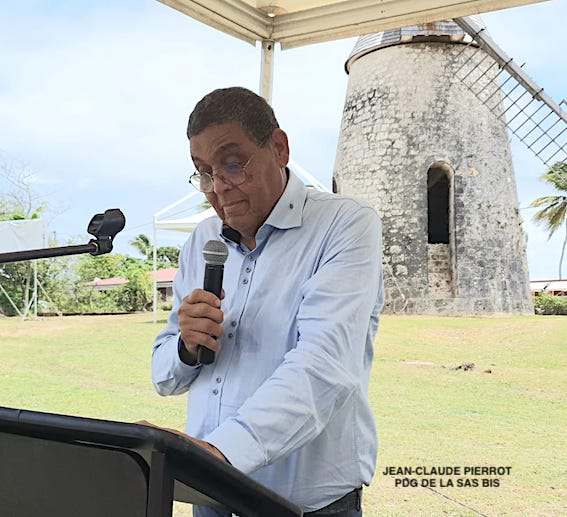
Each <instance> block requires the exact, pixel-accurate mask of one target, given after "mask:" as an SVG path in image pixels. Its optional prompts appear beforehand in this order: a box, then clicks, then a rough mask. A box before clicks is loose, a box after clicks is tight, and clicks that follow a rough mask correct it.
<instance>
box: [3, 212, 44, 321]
mask: <svg viewBox="0 0 567 517" xmlns="http://www.w3.org/2000/svg"><path fill="white" fill-rule="evenodd" d="M46 231H47V226H46V224H45V221H43V220H42V219H22V220H17V221H2V222H0V253H13V252H18V251H29V250H35V249H41V248H44V247H45V234H46ZM37 288H38V281H37V260H34V261H33V294H32V296H31V298H30V299H29V301H28V303H27V304H26V305H25V306H24V307H23V308H22V309H21V310H20V308H18V307H17V305H16V304H15V303H14V301H13V300H12V298H11V297H10V295H9V294H8V293H7V292H6V290H5V289H4V287H2V284H0V291H2V293H4V295H5V296H6V298H7V300H8V301H9V302H10V304H11V305H12V307H14V310H15V311H16V312H17V313H18V315H19V316H20V317H21V318H22V319H25V318H26V316H27V315H28V313H29V311H30V309H31V307H32V305H33V307H34V317H37Z"/></svg>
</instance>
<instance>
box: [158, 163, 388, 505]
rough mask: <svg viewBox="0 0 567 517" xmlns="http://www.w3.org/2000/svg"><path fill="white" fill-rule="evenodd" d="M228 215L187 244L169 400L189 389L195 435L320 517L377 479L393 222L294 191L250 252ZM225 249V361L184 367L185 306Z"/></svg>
mask: <svg viewBox="0 0 567 517" xmlns="http://www.w3.org/2000/svg"><path fill="white" fill-rule="evenodd" d="M220 233H221V221H220V220H219V219H218V218H217V217H212V218H210V219H207V220H205V221H204V222H202V223H201V224H200V225H199V226H198V227H197V229H196V230H195V231H194V232H193V234H192V235H191V236H190V238H189V240H188V241H187V243H186V244H185V245H184V247H183V250H182V252H181V256H180V262H179V271H178V273H177V275H176V277H175V280H174V303H173V310H172V312H171V315H170V316H169V319H168V323H167V326H166V328H165V329H164V330H163V331H162V332H161V333H160V334H159V335H158V336H157V338H156V341H155V343H154V349H153V357H152V379H153V382H154V385H155V388H156V390H157V392H158V393H159V394H160V395H177V394H181V393H185V392H187V391H189V396H188V407H187V426H186V428H185V432H186V433H187V434H189V435H190V436H194V437H196V438H201V439H204V440H206V441H207V442H209V443H211V444H213V445H214V446H215V447H217V448H218V449H219V450H220V451H222V453H223V454H224V455H225V456H226V458H227V459H228V460H229V461H230V462H231V463H232V465H234V466H235V467H236V468H238V469H239V470H241V471H242V472H244V473H246V474H249V475H250V476H251V477H252V478H254V479H256V480H257V481H259V482H260V483H262V484H263V485H265V486H267V487H268V488H270V489H272V490H274V491H275V492H277V493H279V494H280V495H282V496H283V497H285V498H286V499H288V500H290V501H292V502H293V503H295V504H297V505H299V506H301V507H302V508H303V510H304V511H306V512H307V511H314V510H317V509H319V508H321V507H323V506H326V505H327V504H329V503H331V502H333V501H335V500H337V499H339V498H340V497H342V496H344V495H345V494H347V493H348V492H350V491H351V490H353V489H354V488H357V487H359V486H361V485H362V484H367V485H368V484H369V483H370V481H371V479H372V476H373V473H374V469H375V464H376V453H377V437H376V428H375V424H374V416H373V414H372V411H371V409H370V406H369V403H368V396H367V394H368V382H369V377H370V369H371V366H372V359H373V355H374V337H375V335H376V332H377V329H378V320H379V313H380V310H381V308H382V305H383V284H382V261H381V225H380V221H379V218H378V216H377V214H376V212H375V211H374V210H373V209H372V208H370V207H367V206H364V205H361V204H360V203H359V202H358V201H355V200H352V199H350V198H346V197H342V196H338V195H335V194H329V193H323V192H319V191H316V190H314V189H311V188H307V187H306V186H305V185H304V184H303V183H302V182H301V180H299V179H298V178H297V177H296V176H295V175H293V173H290V176H289V180H288V184H287V186H286V189H285V191H284V193H283V195H282V197H281V198H280V199H279V201H278V202H277V204H276V206H275V207H274V209H273V210H272V213H271V214H270V216H269V217H268V219H267V220H266V222H265V223H264V224H263V225H262V227H261V228H260V229H259V230H258V233H257V235H256V249H254V250H252V251H250V250H248V249H246V248H245V247H244V246H242V247H241V246H239V245H237V244H235V243H233V242H231V241H228V240H226V239H224V237H223V236H221V235H220ZM211 239H224V240H225V241H226V242H227V245H228V248H229V256H228V259H227V262H226V264H225V269H224V282H223V287H224V290H225V292H226V297H225V298H224V300H223V301H222V310H223V312H224V321H223V328H224V335H223V336H222V338H221V340H220V351H219V352H218V353H217V354H216V359H215V362H214V363H213V364H211V365H203V366H188V365H186V364H184V363H182V362H181V361H180V359H179V357H178V352H177V341H178V338H179V335H180V333H179V327H178V319H177V309H178V307H179V305H180V303H181V300H182V299H183V298H184V297H185V296H187V295H188V294H189V293H190V292H191V291H193V289H195V288H202V286H203V277H204V269H205V262H204V259H203V256H202V250H203V246H204V245H205V243H206V242H207V241H209V240H211Z"/></svg>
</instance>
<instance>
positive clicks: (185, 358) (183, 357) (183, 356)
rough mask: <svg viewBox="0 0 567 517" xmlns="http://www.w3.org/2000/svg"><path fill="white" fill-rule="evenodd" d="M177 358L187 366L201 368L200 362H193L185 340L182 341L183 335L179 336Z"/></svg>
mask: <svg viewBox="0 0 567 517" xmlns="http://www.w3.org/2000/svg"><path fill="white" fill-rule="evenodd" d="M177 356H178V357H179V360H180V361H181V362H182V363H183V364H185V365H187V366H201V363H200V362H198V361H194V362H191V357H190V356H189V352H187V349H186V348H185V343H184V342H183V339H181V334H179V339H178V340H177Z"/></svg>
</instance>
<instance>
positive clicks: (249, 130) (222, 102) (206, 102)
mask: <svg viewBox="0 0 567 517" xmlns="http://www.w3.org/2000/svg"><path fill="white" fill-rule="evenodd" d="M229 122H238V123H239V124H240V125H241V126H242V129H244V131H245V132H246V134H247V135H248V138H250V140H252V141H253V142H254V143H255V144H256V145H257V146H258V147H264V146H265V145H266V144H267V143H268V141H269V140H270V138H271V136H272V133H273V132H274V129H277V128H278V127H280V126H279V124H278V121H277V120H276V116H275V115H274V110H273V109H272V107H271V106H270V105H269V104H268V103H267V102H266V100H265V99H264V98H263V97H260V96H259V95H257V94H255V93H254V92H252V91H250V90H247V89H246V88H241V87H238V86H234V87H232V88H221V89H218V90H214V91H212V92H211V93H209V94H207V95H205V96H204V97H203V98H202V99H201V100H200V101H199V102H198V103H197V105H196V106H195V109H194V110H193V112H192V113H191V115H189V123H188V124H187V137H188V138H189V139H190V138H191V137H192V136H195V135H198V134H199V133H201V132H202V131H204V130H205V129H207V128H209V127H211V126H216V125H218V124H226V123H229Z"/></svg>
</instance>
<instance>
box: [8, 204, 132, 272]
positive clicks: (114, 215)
mask: <svg viewBox="0 0 567 517" xmlns="http://www.w3.org/2000/svg"><path fill="white" fill-rule="evenodd" d="M125 224H126V219H125V218H124V214H123V213H122V212H121V211H120V210H118V209H117V208H112V209H109V210H107V211H106V212H104V214H96V215H95V216H94V217H93V218H92V219H91V222H90V223H89V226H88V229H87V231H88V233H90V234H91V235H93V236H94V237H95V238H94V239H91V240H90V241H89V242H88V244H80V245H77V246H60V247H56V248H42V249H37V250H27V251H15V252H12V253H0V264H3V263H5V262H17V261H20V260H34V259H40V258H50V257H62V256H67V255H79V254H82V253H90V254H91V255H94V256H96V255H103V254H105V253H110V252H111V251H112V240H113V239H114V237H115V236H116V234H117V233H118V232H119V231H121V230H122V229H123V228H124V226H125Z"/></svg>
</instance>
